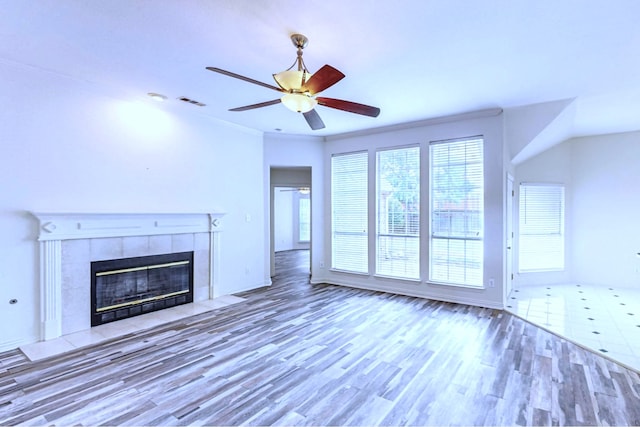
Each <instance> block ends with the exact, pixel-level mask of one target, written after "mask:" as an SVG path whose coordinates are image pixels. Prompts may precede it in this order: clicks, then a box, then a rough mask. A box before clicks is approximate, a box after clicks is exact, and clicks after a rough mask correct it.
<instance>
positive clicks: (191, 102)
mask: <svg viewBox="0 0 640 427" xmlns="http://www.w3.org/2000/svg"><path fill="white" fill-rule="evenodd" d="M178 99H179V100H180V101H183V102H188V103H189V104H193V105H197V106H198V107H204V106H205V105H207V104H203V103H202V102H198V101H196V100H193V99H190V98H187V97H186V96H181V97H179V98H178Z"/></svg>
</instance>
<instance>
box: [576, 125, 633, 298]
mask: <svg viewBox="0 0 640 427" xmlns="http://www.w3.org/2000/svg"><path fill="white" fill-rule="evenodd" d="M569 144H570V146H571V153H572V158H571V161H572V167H571V171H572V184H573V215H572V220H571V223H570V224H569V225H570V229H571V231H572V234H573V238H572V239H571V241H570V247H571V248H572V264H573V265H574V269H573V279H574V281H576V282H578V283H587V284H596V285H606V286H616V287H619V286H622V287H634V288H636V289H638V288H640V257H638V256H637V253H638V252H640V187H639V183H640V132H630V133H622V134H612V135H603V136H590V137H584V138H576V139H573V140H570V141H569Z"/></svg>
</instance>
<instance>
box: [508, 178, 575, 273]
mask: <svg viewBox="0 0 640 427" xmlns="http://www.w3.org/2000/svg"><path fill="white" fill-rule="evenodd" d="M519 209H520V213H519V215H520V222H519V224H520V226H519V230H520V231H519V237H520V238H519V246H518V247H519V254H518V265H519V269H520V271H521V272H527V271H544V270H562V269H564V186H562V185H558V184H526V183H522V184H520V203H519Z"/></svg>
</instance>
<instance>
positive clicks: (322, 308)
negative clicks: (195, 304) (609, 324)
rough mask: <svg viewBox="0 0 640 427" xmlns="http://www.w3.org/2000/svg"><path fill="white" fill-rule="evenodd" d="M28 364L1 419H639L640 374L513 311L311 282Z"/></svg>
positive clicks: (294, 256)
mask: <svg viewBox="0 0 640 427" xmlns="http://www.w3.org/2000/svg"><path fill="white" fill-rule="evenodd" d="M306 257H308V253H307V252H305V251H291V252H285V253H280V254H278V257H277V266H278V267H277V271H278V274H277V275H276V277H275V278H274V284H273V286H271V287H269V288H263V289H258V290H255V291H251V292H246V293H242V294H239V296H241V297H243V298H246V301H244V302H241V303H238V304H235V305H232V306H228V307H224V308H221V309H218V310H214V311H211V312H207V313H203V314H200V315H196V316H193V317H190V318H187V319H183V320H179V321H175V322H172V323H169V324H166V325H164V326H158V327H154V328H152V329H149V330H145V331H142V332H137V333H132V334H129V335H126V336H124V337H120V338H117V339H112V340H110V341H107V342H105V343H101V344H99V345H94V346H90V347H85V348H81V349H77V350H74V351H71V352H69V353H65V354H62V355H59V356H55V357H51V358H48V359H44V360H40V361H36V362H30V361H28V360H27V359H26V358H25V357H24V355H22V354H21V353H20V352H19V351H18V350H15V351H9V352H5V353H0V425H16V424H23V425H44V424H46V425H240V424H243V425H451V424H454V425H639V424H640V376H639V375H638V373H637V372H634V371H631V370H628V369H625V368H623V367H622V366H620V365H617V364H615V363H613V362H611V361H609V360H606V359H603V358H601V357H600V356H598V355H596V354H594V353H591V352H589V351H587V350H584V349H582V348H581V347H578V346H576V345H574V344H571V343H569V342H567V341H565V340H563V339H560V338H558V337H556V336H554V335H552V334H550V333H548V332H546V331H544V330H542V329H540V328H537V327H535V326H533V325H532V324H529V323H527V322H525V321H523V320H521V319H519V318H517V317H515V316H512V315H510V314H508V313H507V312H503V311H498V310H490V309H482V308H476V307H471V306H465V305H456V304H449V303H442V302H436V301H430V300H425V299H419V298H410V297H404V296H399V295H391V294H384V293H379V292H371V291H365V290H358V289H350V288H345V287H338V286H329V285H313V286H312V285H309V284H308V264H307V263H306V262H305V261H306V259H307V258H306Z"/></svg>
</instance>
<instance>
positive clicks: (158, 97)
mask: <svg viewBox="0 0 640 427" xmlns="http://www.w3.org/2000/svg"><path fill="white" fill-rule="evenodd" d="M147 95H149V96H150V97H151V99H153V100H154V101H157V102H162V101H165V100H166V99H167V97H166V96H164V95H161V94H159V93H154V92H149V93H148V94H147Z"/></svg>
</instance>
